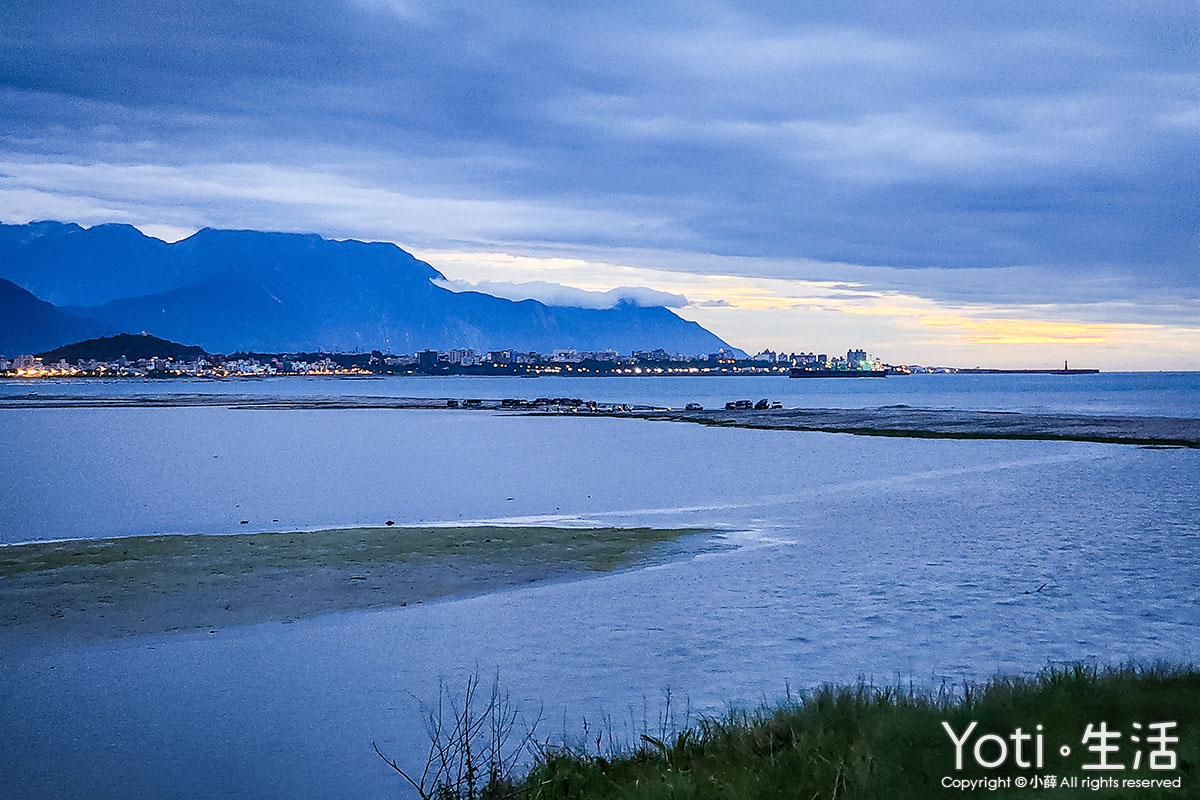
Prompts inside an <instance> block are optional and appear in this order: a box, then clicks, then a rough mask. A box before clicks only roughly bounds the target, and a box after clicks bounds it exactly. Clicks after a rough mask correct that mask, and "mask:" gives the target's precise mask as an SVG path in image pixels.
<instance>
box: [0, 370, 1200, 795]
mask: <svg viewBox="0 0 1200 800" xmlns="http://www.w3.org/2000/svg"><path fill="white" fill-rule="evenodd" d="M949 377H954V376H949ZM964 377H965V376H964ZM541 380H544V379H539V380H538V381H530V383H534V384H537V383H539V381H541ZM709 380H712V379H709ZM353 393H355V394H359V393H364V392H362V391H361V389H359V388H358V387H356V389H355V391H354V392H353ZM0 442H2V443H3V444H0V447H2V448H3V463H4V464H5V465H6V467H5V470H6V480H5V481H4V482H3V485H2V486H0V507H3V508H4V509H5V513H4V516H3V518H2V519H0V537H2V539H3V540H4V541H10V542H11V541H23V540H29V539H40V538H59V537H63V536H76V537H77V536H101V535H119V534H122V533H150V532H162V531H196V532H211V533H219V532H223V531H228V530H247V529H248V528H249V529H274V528H278V529H295V528H318V527H330V526H334V525H348V524H371V523H378V522H379V521H381V520H383V519H395V520H396V521H397V522H399V523H401V524H418V523H427V522H431V521H442V522H452V523H458V522H466V521H495V520H500V521H514V522H517V521H520V522H528V521H535V522H538V521H540V522H545V523H548V524H549V523H554V524H558V523H563V522H565V523H569V524H604V525H654V526H662V527H674V526H681V525H686V526H696V527H715V528H720V529H722V530H724V531H725V532H726V533H725V534H724V535H725V536H727V537H729V541H730V542H731V543H732V544H734V545H736V547H734V548H733V549H731V550H727V551H724V552H719V553H705V554H701V555H697V556H695V557H689V558H682V559H677V560H671V561H667V562H664V563H655V564H651V565H649V566H647V567H645V568H642V569H637V570H632V571H626V572H621V573H617V574H612V575H602V576H596V577H587V578H585V579H583V580H577V581H570V582H560V583H553V584H544V585H538V586H532V587H529V588H525V589H521V590H514V591H508V592H503V593H497V594H491V595H485V596H482V597H475V598H469V599H460V600H453V601H447V602H440V603H433V604H425V605H422V606H414V607H408V608H403V609H394V610H388V611H381V612H347V613H341V614H334V615H328V616H324V617H320V618H316V619H311V620H304V621H299V622H295V623H292V624H281V623H266V624H262V625H256V626H247V627H241V628H231V629H226V630H221V631H218V632H217V633H216V634H214V635H210V634H207V633H202V634H176V635H166V636H153V637H138V638H130V639H125V640H121V641H117V642H112V643H105V644H78V643H70V642H61V643H57V644H54V643H51V644H43V645H37V646H28V647H23V648H22V649H20V650H14V649H12V648H0V780H3V782H4V783H5V784H6V785H8V786H10V787H12V786H15V787H17V795H16V796H17V797H22V796H25V797H41V796H65V797H88V798H90V797H103V798H115V797H147V798H149V797H162V796H184V797H204V798H207V797H224V796H245V795H247V794H252V795H253V796H256V797H263V798H275V797H278V798H309V797H311V798H324V797H331V796H355V797H388V796H397V795H401V796H402V795H403V787H401V786H400V783H399V779H398V776H395V775H394V774H392V773H391V772H390V770H389V769H388V768H387V767H386V766H385V765H383V764H382V762H381V761H379V759H378V758H377V757H376V756H375V755H374V753H373V752H372V751H371V741H372V740H377V741H378V742H379V744H380V746H381V748H382V749H384V750H385V752H389V753H394V754H396V755H398V756H399V757H400V758H401V759H402V761H404V762H405V763H414V762H415V760H417V752H418V750H419V749H420V747H421V745H422V743H423V736H424V734H423V730H422V728H421V725H420V723H419V721H418V717H419V714H418V711H417V704H416V700H415V699H414V698H418V699H422V700H428V699H432V698H433V697H434V696H435V695H436V691H437V683H438V680H439V678H446V679H447V680H448V681H450V683H451V684H453V685H457V684H459V683H460V682H461V680H462V677H463V676H464V675H465V674H466V673H467V672H469V671H471V670H473V669H476V668H477V669H478V670H479V671H481V672H482V673H484V674H489V675H490V674H491V673H492V672H493V671H494V670H496V669H499V670H500V674H501V677H502V680H503V682H504V684H505V686H506V687H507V688H508V689H510V690H511V691H512V693H513V695H514V698H515V699H516V700H517V701H518V702H519V703H520V704H521V705H522V706H523V707H524V708H526V709H527V710H528V709H533V710H536V709H537V708H538V707H539V706H542V707H543V708H544V715H545V718H546V722H545V723H544V728H543V730H544V732H546V733H549V734H554V733H556V732H559V731H562V730H564V729H566V730H567V731H568V732H571V733H577V732H578V731H579V730H580V720H581V719H582V718H583V717H585V716H586V717H588V718H589V719H590V720H592V723H593V724H595V723H596V722H598V721H599V720H600V719H601V717H603V716H604V715H605V714H608V715H611V716H612V717H613V723H612V724H613V726H614V727H616V728H618V729H619V730H620V731H626V732H629V731H631V730H633V729H636V728H637V727H638V726H639V725H640V724H641V723H642V720H643V717H644V718H645V721H646V722H647V723H648V726H649V728H650V729H652V730H653V729H655V728H656V726H657V715H658V714H659V713H660V712H661V709H662V706H663V699H662V694H663V691H664V689H666V688H668V687H669V688H670V689H671V690H672V693H673V696H674V702H675V705H676V707H679V705H680V704H681V703H683V702H684V701H683V700H682V698H685V697H686V698H688V701H690V704H691V706H692V708H693V709H694V710H702V711H710V712H711V711H718V710H720V709H721V708H723V707H724V705H725V704H726V703H728V702H736V703H742V704H753V703H756V702H758V701H760V700H763V699H772V698H776V697H778V696H780V695H782V693H783V692H784V690H785V686H786V685H790V686H792V687H797V686H806V685H812V684H815V683H820V682H824V681H846V680H853V679H854V678H856V677H858V676H860V675H865V676H868V677H873V678H875V679H876V680H880V681H890V680H894V679H895V678H896V677H897V676H899V677H900V678H901V679H903V680H906V681H907V680H909V679H912V680H914V681H916V682H917V683H918V684H920V685H926V686H928V685H937V684H938V683H939V682H940V681H942V680H949V681H958V680H961V679H962V678H964V677H984V676H987V675H988V674H990V673H992V672H994V671H998V670H1002V671H1008V672H1013V671H1015V672H1028V671H1034V670H1037V669H1039V668H1041V667H1043V666H1045V665H1046V664H1047V663H1052V662H1058V661H1069V660H1077V659H1083V660H1090V661H1099V662H1105V663H1113V662H1121V661H1124V660H1126V659H1138V660H1150V659H1155V658H1165V659H1171V660H1189V659H1192V660H1194V659H1196V658H1197V657H1200V630H1198V627H1197V626H1198V624H1200V620H1198V619H1197V615H1196V612H1195V609H1196V608H1197V606H1198V604H1200V588H1198V587H1200V507H1198V504H1197V499H1196V494H1195V487H1196V486H1197V485H1200V452H1198V451H1194V450H1146V449H1142V448H1138V447H1130V446H1117V445H1100V444H1079V443H1054V442H1016V441H952V440H919V439H874V438H867V437H854V436H848V435H837V434H818V433H799V432H788V431H755V430H738V429H723V428H709V427H702V426H691V425H678V424H670V423H653V422H646V421H640V420H620V419H578V418H569V417H563V418H528V417H506V416H493V415H490V414H486V413H478V412H476V413H468V412H463V413H454V412H445V413H437V414H430V413H427V412H419V411H371V410H367V411H249V410H229V409H224V408H191V409H91V410H79V409H75V410H70V411H63V410H54V409H39V410H21V411H13V410H6V411H4V412H3V413H0ZM214 456H215V457H214ZM510 498H511V499H510ZM241 519H249V520H250V521H251V524H250V525H248V526H241V525H239V524H238V523H239V521H240V520H241ZM271 519H279V520H280V521H279V523H277V524H274V523H271V522H270V520H271ZM1043 584H1044V585H1045V586H1044V588H1043V589H1042V590H1041V591H1037V590H1038V587H1039V586H1042V585H1043ZM631 717H632V720H631V719H630V718H631ZM248 787H253V789H252V790H250V789H249V788H248Z"/></svg>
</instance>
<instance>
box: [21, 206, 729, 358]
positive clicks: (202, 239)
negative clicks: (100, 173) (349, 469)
mask: <svg viewBox="0 0 1200 800" xmlns="http://www.w3.org/2000/svg"><path fill="white" fill-rule="evenodd" d="M0 276H3V277H7V278H10V279H12V280H15V281H16V282H18V283H20V284H21V285H23V286H25V287H26V288H28V289H30V290H32V291H34V292H36V293H38V294H39V296H43V297H46V298H47V299H51V300H56V301H58V302H59V303H69V304H71V305H70V307H68V308H67V309H66V310H67V311H69V312H71V313H73V314H75V315H77V316H80V317H87V318H92V319H95V320H99V321H100V322H101V323H103V324H105V325H107V326H109V327H110V328H112V329H115V330H120V331H143V330H144V331H148V332H150V333H153V334H155V335H157V336H161V337H164V338H166V339H171V340H175V341H189V342H196V343H198V344H199V345H201V346H202V347H204V348H205V349H206V350H208V351H209V352H226V353H227V352H233V351H237V350H257V351H266V352H290V351H300V350H306V351H313V350H320V351H326V352H329V351H350V350H371V349H380V350H391V351H392V352H413V351H416V350H420V349H424V348H436V349H442V350H446V349H451V348H455V347H471V348H474V349H475V350H488V349H500V348H513V349H518V350H538V351H542V352H549V351H550V350H553V349H554V348H560V347H565V348H575V349H580V350H601V349H613V350H618V351H620V352H630V351H632V350H635V349H636V350H641V349H653V348H658V347H661V348H663V349H664V350H667V351H668V352H681V353H688V354H696V353H712V352H716V351H717V350H718V349H721V348H725V349H730V346H729V345H728V344H727V343H726V342H724V341H722V340H721V339H719V338H718V337H716V336H714V335H713V334H712V333H710V332H708V331H707V330H705V329H704V328H702V327H700V326H699V325H697V324H696V323H694V322H689V321H686V320H683V319H681V318H680V317H678V316H676V315H675V314H674V313H672V312H671V311H670V310H668V309H666V308H661V307H642V306H638V305H633V304H621V305H618V306H616V307H615V308H611V309H584V308H574V307H564V306H547V305H544V304H542V303H539V302H537V301H534V300H526V301H521V302H514V301H512V300H506V299H502V298H499V297H493V296H491V295H487V294H481V293H479V292H461V293H456V292H452V291H450V290H448V289H444V288H442V287H441V286H437V285H435V284H434V283H432V282H431V279H434V278H440V277H442V276H441V273H439V272H438V271H437V270H436V269H434V268H433V267H431V266H430V265H429V264H426V263H425V262H423V261H419V260H418V259H416V258H414V257H413V256H412V255H411V254H409V253H407V252H405V251H404V250H401V249H400V248H399V247H396V246H395V245H392V244H385V243H378V242H375V243H365V242H358V241H353V240H351V241H344V242H340V241H331V240H328V239H322V238H321V237H319V236H314V235H300V234H283V233H262V232H258V231H222V230H212V229H205V230H202V231H199V232H197V233H196V234H195V235H193V236H190V237H188V238H187V239H183V240H181V241H179V242H176V243H174V244H166V243H164V242H160V241H158V240H157V239H150V238H148V237H146V236H143V235H142V234H141V233H140V232H138V231H137V230H136V229H133V228H130V227H129V226H124V225H103V226H97V227H94V228H90V229H86V230H85V229H83V228H80V227H79V226H77V225H71V224H63V223H56V222H41V223H31V224H30V225H0ZM76 338H79V337H76ZM66 341H71V339H69V338H68V339H66ZM61 343H62V342H61V341H60V342H57V343H56V344H61Z"/></svg>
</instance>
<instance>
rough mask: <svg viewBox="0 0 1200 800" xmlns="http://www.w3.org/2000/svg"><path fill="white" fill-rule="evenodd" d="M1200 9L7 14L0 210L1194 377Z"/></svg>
mask: <svg viewBox="0 0 1200 800" xmlns="http://www.w3.org/2000/svg"><path fill="white" fill-rule="evenodd" d="M573 5H581V6H584V7H583V8H573V7H570V6H573ZM1197 8H1198V7H1197V6H1196V4H1195V3H1192V2H1155V1H1154V0H1141V1H1140V2H1106V1H1105V0H1086V1H1084V2H1054V3H1047V2H1045V0H1038V1H1037V2H1024V1H1023V0H1005V2H984V3H961V2H954V3H939V2H921V3H908V2H904V0H887V1H886V2H879V3H871V2H865V3H854V4H851V3H845V2H822V1H817V2H805V3H793V2H763V3H745V2H742V3H736V4H731V3H721V2H706V1H705V0H690V1H689V2H679V3H661V2H653V1H652V0H641V2H636V3H615V2H613V3H604V2H598V3H590V4H555V3H546V4H534V3H526V2H520V0H513V1H511V2H506V3H503V4H488V3H480V2H477V0H476V1H475V2H456V1H454V0H451V1H449V2H416V1H415V0H414V1H413V2H407V1H405V0H345V1H344V2H336V1H335V2H323V3H314V2H308V1H307V0H289V2H286V3H285V2H274V1H273V0H268V1H267V2H255V3H243V2H236V3H235V2H230V0H204V1H203V2H201V1H199V0H196V1H195V2H163V1H162V0H149V1H148V2H141V3H128V2H125V1H124V0H113V1H112V2H86V1H85V2H79V1H76V2H70V3H66V2H57V1H56V0H40V1H39V2H37V3H28V2H23V1H22V0H18V2H8V3H6V5H5V12H4V21H3V22H2V23H0V44H2V46H0V81H2V85H0V107H2V108H3V109H4V112H3V121H4V124H3V127H2V129H0V219H3V220H4V221H8V222H25V221H28V220H30V219H41V218H53V219H61V220H64V221H76V222H79V223H81V224H85V225H90V224H95V223H98V222H112V221H118V222H130V223H133V224H136V225H138V226H140V227H142V228H143V230H146V231H148V232H151V233H154V234H157V235H162V236H164V237H166V238H177V237H178V236H181V235H186V234H187V233H190V232H192V231H194V230H195V229H197V228H199V227H202V226H205V225H212V226H218V227H254V228H260V229H272V230H298V231H306V232H316V233H321V234H323V235H326V236H330V237H337V238H345V237H354V238H365V239H380V240H388V241H394V242H396V243H398V244H400V245H401V246H403V247H405V248H406V249H408V250H410V251H412V252H414V253H416V254H417V255H419V256H421V257H424V258H426V259H427V260H429V261H431V263H433V264H434V266H436V267H437V268H439V269H440V270H441V271H442V272H444V273H445V274H446V275H447V277H448V278H449V279H450V281H451V284H452V285H455V286H464V287H466V286H470V285H479V286H480V287H481V288H485V289H486V290H488V291H493V292H496V293H500V294H506V295H508V296H533V297H539V298H545V299H557V300H560V301H565V302H572V303H581V304H587V305H603V304H604V303H606V302H612V301H614V300H615V299H617V298H618V297H620V296H625V295H633V296H636V297H641V298H645V299H655V300H656V301H661V302H663V303H664V304H667V305H670V306H672V307H673V308H675V310H676V312H677V313H679V314H681V315H682V316H685V317H687V318H689V319H696V320H698V321H700V322H701V323H702V324H704V325H706V326H707V327H709V328H710V329H712V330H713V331H714V332H716V333H718V334H719V335H721V336H723V337H724V338H726V339H727V340H729V341H731V342H732V343H734V344H736V345H738V346H740V347H743V348H745V349H748V350H752V351H753V350H757V349H759V348H760V347H764V346H770V347H773V348H775V349H781V348H782V349H788V350H793V349H803V350H810V349H819V350H823V351H831V352H835V351H838V350H845V349H846V348H847V347H849V346H852V345H853V346H864V347H866V348H868V349H869V350H871V351H873V352H876V353H878V354H879V355H881V356H883V357H884V358H885V359H887V360H891V361H895V362H901V361H907V362H915V361H921V362H926V363H930V362H933V363H953V364H957V365H961V366H973V365H975V364H979V363H984V364H987V365H995V366H1040V365H1043V364H1050V363H1058V362H1061V361H1062V360H1063V359H1064V358H1069V359H1072V360H1074V361H1075V362H1076V363H1077V364H1078V365H1079V366H1099V367H1103V368H1117V367H1138V366H1142V367H1150V368H1167V367H1172V366H1183V367H1188V368H1192V369H1200V277H1198V273H1200V265H1198V258H1197V250H1198V248H1200V235H1198V231H1200V203H1198V200H1200V168H1198V165H1200V146H1198V142H1200V82H1198V79H1197V67H1198V63H1197V53H1198V52H1200V47H1198V45H1200V41H1198V40H1200V11H1198V10H1197ZM560 284H561V285H565V286H567V287H571V288H567V289H564V288H561V287H560V286H558V285H560ZM581 289H582V290H586V292H590V294H586V293H583V292H580V291H578V290H581ZM613 290H617V291H613ZM644 290H652V291H644ZM599 293H607V294H604V295H601V294H599Z"/></svg>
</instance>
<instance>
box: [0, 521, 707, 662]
mask: <svg viewBox="0 0 1200 800" xmlns="http://www.w3.org/2000/svg"><path fill="white" fill-rule="evenodd" d="M709 533H713V531H711V530H709V529H654V528H561V527H536V526H521V527H501V526H469V527H436V528H435V527H428V526H426V527H398V526H397V527H370V528H340V529H332V530H319V531H307V532H301V531H289V532H286V533H230V534H216V535H213V534H165V535H154V536H130V537H114V538H106V539H70V540H65V541H54V542H32V543H26V544H13V545H7V546H5V547H4V548H3V549H0V634H3V635H4V636H5V637H6V638H8V639H10V640H13V641H15V640H28V641H38V640H45V639H53V638H78V639H84V640H97V639H112V638H120V637H124V636H132V635H139V634H163V633H170V632H175V631H202V630H207V631H208V632H209V633H216V632H217V631H218V630H220V629H222V628H226V627H232V626H237V625H248V624H256V623H261V622H272V621H275V622H281V623H287V622H292V621H295V620H297V619H302V618H308V617H315V616H319V615H322V614H326V613H331V612H337V611H349V610H366V609H382V608H393V607H403V606H407V605H416V604H420V603H423V602H430V601H434V600H440V599H446V598H451V597H459V596H469V595H474V594H481V593H488V592H492V591H498V590H503V589H511V588H515V587H519V586H524V585H528V584H532V583H540V582H543V581H549V580H555V579H566V578H577V577H582V576H585V575H587V574H590V573H604V572H613V571H616V570H619V569H624V568H629V567H633V566H636V565H638V564H640V563H645V562H646V561H647V560H650V559H652V558H654V557H655V556H656V555H658V556H661V555H665V554H666V553H668V552H670V550H671V546H672V545H677V544H678V543H679V541H680V540H681V539H683V538H685V537H690V536H698V535H703V534H709Z"/></svg>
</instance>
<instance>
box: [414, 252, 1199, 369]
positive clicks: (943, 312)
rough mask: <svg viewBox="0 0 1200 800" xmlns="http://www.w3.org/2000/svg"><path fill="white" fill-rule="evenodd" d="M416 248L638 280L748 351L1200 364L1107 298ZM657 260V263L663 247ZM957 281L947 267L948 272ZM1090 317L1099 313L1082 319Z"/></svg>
mask: <svg viewBox="0 0 1200 800" xmlns="http://www.w3.org/2000/svg"><path fill="white" fill-rule="evenodd" d="M418 257H420V258H423V259H425V260H427V261H429V262H430V263H431V264H433V265H434V266H435V267H437V268H438V269H439V270H441V271H442V272H443V274H445V275H446V276H447V277H448V278H449V279H450V280H459V281H465V282H467V283H480V282H488V281H495V282H499V283H516V284H519V283H525V282H546V283H556V284H561V285H564V286H571V287H575V288H578V289H583V290H585V291H591V292H606V291H609V290H611V289H615V288H617V287H622V286H636V287H646V288H650V289H655V290H658V291H663V292H670V293H672V294H678V295H683V296H685V297H686V298H687V299H688V305H687V306H685V307H683V308H676V309H673V310H674V311H675V313H677V314H678V315H679V316H681V317H683V318H684V319H688V320H691V321H693V322H697V323H699V324H700V325H703V326H704V327H705V328H707V329H708V330H710V331H712V332H713V333H715V334H717V335H718V336H720V337H721V338H723V339H725V341H728V342H730V343H732V344H734V345H736V346H738V347H741V348H743V349H745V350H746V351H747V352H751V353H754V352H758V351H759V350H761V349H763V348H767V347H769V348H771V349H773V350H776V351H780V352H797V351H810V350H811V351H814V352H838V351H841V350H844V349H845V348H846V347H850V346H855V347H864V348H866V349H867V350H870V351H871V352H873V353H875V354H877V355H880V356H881V357H883V358H884V359H885V360H891V361H892V362H893V363H918V364H948V365H952V364H968V363H970V364H987V365H989V366H996V367H1024V366H1029V365H1031V364H1035V365H1036V364H1042V363H1048V362H1047V359H1049V360H1055V359H1058V363H1060V364H1061V358H1062V357H1064V356H1065V353H1063V352H1062V348H1064V347H1066V348H1069V350H1070V353H1071V358H1073V359H1087V360H1088V361H1089V365H1091V363H1092V362H1094V363H1095V365H1096V366H1100V367H1104V368H1106V369H1162V368H1175V369H1200V326H1198V325H1188V324H1181V323H1179V322H1172V323H1166V322H1164V324H1148V323H1134V322H1107V321H1104V319H1103V316H1100V315H1102V314H1104V313H1105V312H1106V311H1107V312H1111V313H1114V314H1115V313H1117V311H1116V309H1115V308H1114V307H1113V304H1112V303H1108V304H1106V306H1107V308H1104V309H1102V308H1100V307H1097V306H1090V305H1087V304H1074V305H1072V304H1069V303H1067V304H1004V303H979V302H970V301H966V300H961V301H956V300H950V299H935V298H932V297H926V296H923V295H917V294H912V293H905V292H903V291H899V290H896V289H893V288H886V287H885V286H876V285H875V284H874V283H873V282H872V280H871V279H870V275H869V273H864V272H863V271H862V269H861V268H855V267H854V266H853V265H846V267H847V273H846V274H847V278H846V279H840V280H831V279H828V278H827V277H825V276H828V275H830V274H836V271H835V272H832V273H831V269H834V268H836V267H837V265H828V264H816V263H815V262H814V263H813V264H809V263H806V262H804V261H803V260H797V261H796V262H795V264H794V265H791V266H790V267H788V265H780V264H778V263H774V262H772V263H770V264H768V265H767V266H768V267H770V268H772V269H781V268H783V267H788V268H794V270H795V272H796V273H798V274H805V273H808V272H809V269H810V267H811V268H812V272H811V274H813V275H814V276H817V275H820V276H821V277H820V278H816V277H814V278H812V279H807V278H788V277H749V276H743V275H738V274H734V273H733V272H721V271H718V270H719V259H717V260H715V261H713V262H712V263H713V266H712V268H711V271H699V269H700V267H701V265H700V264H695V265H692V266H690V267H689V268H688V269H686V270H685V269H683V265H687V264H688V260H687V254H679V256H678V260H679V264H680V265H681V269H679V270H674V269H670V268H665V267H663V266H661V263H660V265H659V266H633V265H630V264H621V263H614V262H611V261H607V260H601V259H597V260H594V261H592V260H588V259H586V258H578V257H560V256H556V255H552V254H546V255H540V254H535V255H514V254H511V253H505V252H486V251H427V252H424V253H421V254H419V256H418ZM631 257H632V258H637V257H638V256H637V255H636V254H631ZM658 260H659V261H660V262H663V258H662V257H661V254H660V256H659V257H658ZM672 260H674V257H672ZM728 263H729V268H730V269H731V270H733V271H737V270H741V269H754V268H755V265H754V264H752V263H747V261H746V260H745V259H738V258H730V259H729V262H728ZM879 269H880V270H881V279H883V280H889V275H888V274H887V273H886V270H884V269H883V268H879ZM864 275H866V277H865V278H864V277H863V276H864ZM851 276H854V277H851ZM955 279H956V275H953V274H948V275H947V276H946V280H947V281H952V280H955ZM1013 279H1014V280H1017V279H1019V276H1017V275H1014V276H1013ZM889 282H890V280H889ZM532 288H533V287H531V289H532ZM960 288H962V287H960ZM960 294H961V295H962V296H969V295H970V293H969V292H967V291H963V292H960ZM1097 317H1099V319H1100V321H1085V320H1095V319H1097ZM1119 318H1120V317H1119V316H1118V319H1119Z"/></svg>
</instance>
